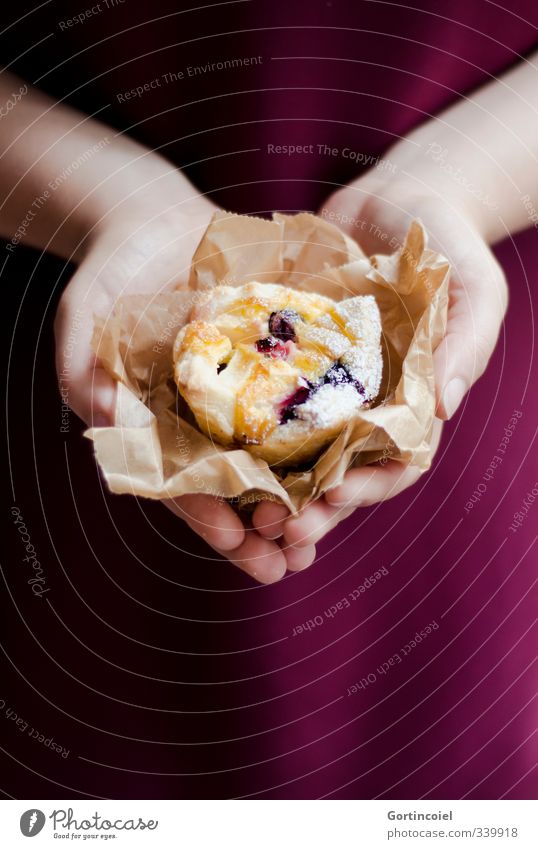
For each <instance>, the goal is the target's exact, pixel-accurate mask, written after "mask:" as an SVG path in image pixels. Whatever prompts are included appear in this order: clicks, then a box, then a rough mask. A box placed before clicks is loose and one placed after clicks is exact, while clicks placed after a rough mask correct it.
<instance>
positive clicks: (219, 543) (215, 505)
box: [163, 494, 245, 552]
mask: <svg viewBox="0 0 538 849" xmlns="http://www.w3.org/2000/svg"><path fill="white" fill-rule="evenodd" d="M163 504H164V505H165V506H166V507H168V509H169V510H171V511H172V512H173V513H175V514H176V516H179V517H180V518H181V519H183V520H184V521H185V522H186V523H187V525H188V526H189V528H191V529H192V530H193V531H194V532H195V533H196V534H198V536H200V537H202V539H205V540H206V542H208V543H209V545H212V546H213V547H214V548H217V549H219V551H223V552H227V551H232V550H234V549H237V548H239V546H240V545H241V544H242V543H243V542H244V539H245V528H244V526H243V523H242V522H241V520H240V518H239V516H238V515H237V513H236V512H235V511H234V510H233V509H232V508H231V507H230V505H229V504H226V502H225V501H220V500H219V499H217V498H213V497H212V496H211V495H202V494H200V495H198V494H195V495H182V496H180V497H179V498H169V499H166V500H164V501H163Z"/></svg>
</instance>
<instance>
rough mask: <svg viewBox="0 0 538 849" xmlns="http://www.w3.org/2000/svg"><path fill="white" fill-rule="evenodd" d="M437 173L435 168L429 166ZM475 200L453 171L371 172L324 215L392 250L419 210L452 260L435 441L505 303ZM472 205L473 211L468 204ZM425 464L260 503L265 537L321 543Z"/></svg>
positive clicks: (368, 244)
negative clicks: (311, 499) (292, 502)
mask: <svg viewBox="0 0 538 849" xmlns="http://www.w3.org/2000/svg"><path fill="white" fill-rule="evenodd" d="M428 177H430V175H428ZM476 208H477V207H476V204H472V203H470V198H467V197H465V189H463V188H461V187H459V186H458V185H456V184H455V183H454V182H453V181H451V180H450V178H440V177H439V175H437V174H436V175H435V177H434V179H428V180H427V181H424V180H421V178H420V175H419V176H417V177H415V178H411V177H405V178H402V177H400V178H396V179H394V178H393V179H392V180H391V179H386V178H385V177H381V178H380V177H379V175H378V174H376V172H375V171H374V172H372V173H370V174H368V175H366V176H365V177H363V178H361V179H359V180H357V181H355V182H354V183H352V184H350V185H349V186H346V187H345V188H343V189H340V190H339V191H337V192H336V193H335V194H333V195H332V197H330V198H329V200H328V201H327V202H326V203H325V204H324V205H323V207H322V209H321V210H320V214H321V215H322V216H323V217H326V218H327V219H328V220H330V221H332V222H333V223H335V224H337V225H338V226H340V227H341V229H343V230H344V231H346V232H347V233H349V235H351V236H352V237H353V238H355V239H356V241H357V242H358V243H359V244H360V245H361V247H362V248H363V249H364V250H365V251H366V253H367V254H369V255H372V254H374V253H391V252H392V251H393V250H395V249H396V247H399V246H400V245H402V244H403V241H404V238H405V234H406V232H407V230H408V227H409V225H410V223H411V221H412V220H413V219H414V218H420V219H421V220H422V222H423V224H424V226H425V228H426V230H427V232H428V235H429V246H430V247H432V248H433V249H435V250H438V251H440V252H441V253H442V254H444V255H445V256H446V257H447V258H448V259H449V261H450V263H451V268H452V271H451V276H450V283H449V307H448V324H447V332H446V335H445V338H444V339H443V341H442V343H441V344H440V345H439V347H438V349H437V350H436V351H435V354H434V370H435V383H436V395H437V416H438V418H437V419H436V421H435V427H434V433H433V448H434V450H436V449H437V446H438V444H439V440H440V436H441V421H440V420H442V419H449V418H451V416H452V415H454V413H455V412H456V410H457V409H458V407H459V406H460V404H461V402H462V400H463V398H464V396H465V394H466V393H467V391H468V390H469V389H470V388H471V386H472V385H473V384H474V383H475V381H476V380H478V378H479V377H480V376H481V374H482V373H483V372H484V370H485V368H486V366H487V363H488V361H489V358H490V356H491V354H492V352H493V349H494V347H495V344H496V341H497V337H498V334H499V330H500V327H501V324H502V321H503V317H504V314H505V311H506V306H507V286H506V281H505V277H504V274H503V272H502V269H501V267H500V266H499V264H498V262H497V260H496V259H495V257H494V255H493V253H492V252H491V250H490V248H489V246H488V244H487V242H486V241H485V238H484V236H483V235H482V232H483V228H482V227H481V220H480V214H478V215H477V214H476ZM471 210H472V212H471ZM419 475H420V473H419V472H418V471H417V470H416V469H414V468H412V467H405V466H402V465H401V464H399V463H397V462H395V461H389V462H386V463H384V464H373V465H371V466H367V467H363V468H358V469H350V470H349V471H348V472H347V474H346V476H345V478H344V481H343V482H342V484H341V485H340V486H338V487H336V488H335V489H332V490H330V491H329V492H327V493H326V494H325V496H324V497H323V498H321V499H319V500H318V501H317V502H315V503H314V504H311V505H310V506H308V507H306V508H305V509H304V510H302V511H301V513H300V514H299V515H298V516H296V517H290V516H289V513H288V511H287V510H286V509H285V508H284V507H281V506H278V505H275V504H272V503H270V502H268V503H266V504H262V505H260V506H259V507H258V508H257V509H256V511H255V513H254V516H253V522H254V525H255V527H256V528H257V529H258V532H259V534H260V535H262V536H266V537H270V538H275V537H280V539H281V543H282V544H283V545H284V546H286V545H287V546H293V547H294V550H301V549H302V547H303V546H305V547H309V546H312V545H315V544H316V543H317V542H319V540H320V539H322V538H323V537H324V536H325V535H326V534H327V533H328V532H329V531H330V530H332V529H333V528H334V527H335V526H336V525H337V524H338V523H339V522H341V521H342V520H343V519H346V518H347V517H348V516H350V515H351V513H352V512H353V511H354V510H355V509H356V508H358V507H365V506H369V505H372V504H375V503H376V502H379V501H385V500H387V499H389V498H392V497H393V496H395V495H398V494H399V493H400V492H402V491H403V490H404V489H406V488H407V487H409V486H411V485H412V484H413V483H415V482H416V480H417V479H418V477H419Z"/></svg>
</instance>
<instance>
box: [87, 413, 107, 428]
mask: <svg viewBox="0 0 538 849" xmlns="http://www.w3.org/2000/svg"><path fill="white" fill-rule="evenodd" d="M91 424H92V427H110V419H109V418H108V416H105V415H104V414H103V413H96V414H95V416H94V417H93V418H92V422H91Z"/></svg>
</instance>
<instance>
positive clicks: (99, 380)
mask: <svg viewBox="0 0 538 849" xmlns="http://www.w3.org/2000/svg"><path fill="white" fill-rule="evenodd" d="M71 285H72V284H70V286H71ZM75 291H76V290H75ZM92 307H93V305H92ZM54 332H55V337H56V371H57V375H58V388H59V390H60V396H61V400H62V404H66V405H67V406H69V407H70V408H71V409H72V410H73V411H74V412H75V413H76V414H77V416H79V418H81V419H82V420H83V421H84V422H85V423H86V424H87V425H88V426H89V427H94V426H95V427H106V426H107V425H111V424H112V423H113V421H114V411H115V406H116V387H115V384H114V381H113V380H112V378H111V377H110V376H109V375H108V373H107V372H106V371H105V370H104V369H103V368H102V366H101V365H100V363H99V361H98V360H97V358H96V356H95V354H94V352H93V350H92V347H91V338H92V334H93V308H92V309H89V308H87V307H86V305H85V304H84V302H83V301H81V300H80V299H79V298H78V297H73V294H72V292H71V291H70V288H69V287H68V289H66V291H65V293H64V295H63V296H62V298H61V300H60V304H59V306H58V311H57V313H56V319H55V323H54Z"/></svg>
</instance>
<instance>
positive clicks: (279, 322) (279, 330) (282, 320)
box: [269, 310, 300, 342]
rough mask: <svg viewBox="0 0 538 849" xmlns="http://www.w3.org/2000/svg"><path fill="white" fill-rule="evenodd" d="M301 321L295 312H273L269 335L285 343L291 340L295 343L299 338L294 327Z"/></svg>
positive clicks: (270, 318)
mask: <svg viewBox="0 0 538 849" xmlns="http://www.w3.org/2000/svg"><path fill="white" fill-rule="evenodd" d="M299 319H300V315H298V313H296V312H295V310H279V311H278V312H272V313H271V315H270V316H269V333H272V334H273V336H276V338H277V339H281V340H282V341H283V342H287V341H288V340H291V341H292V342H295V341H296V339H297V337H296V335H295V330H294V328H293V325H294V323H295V322H296V321H298V320H299Z"/></svg>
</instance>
